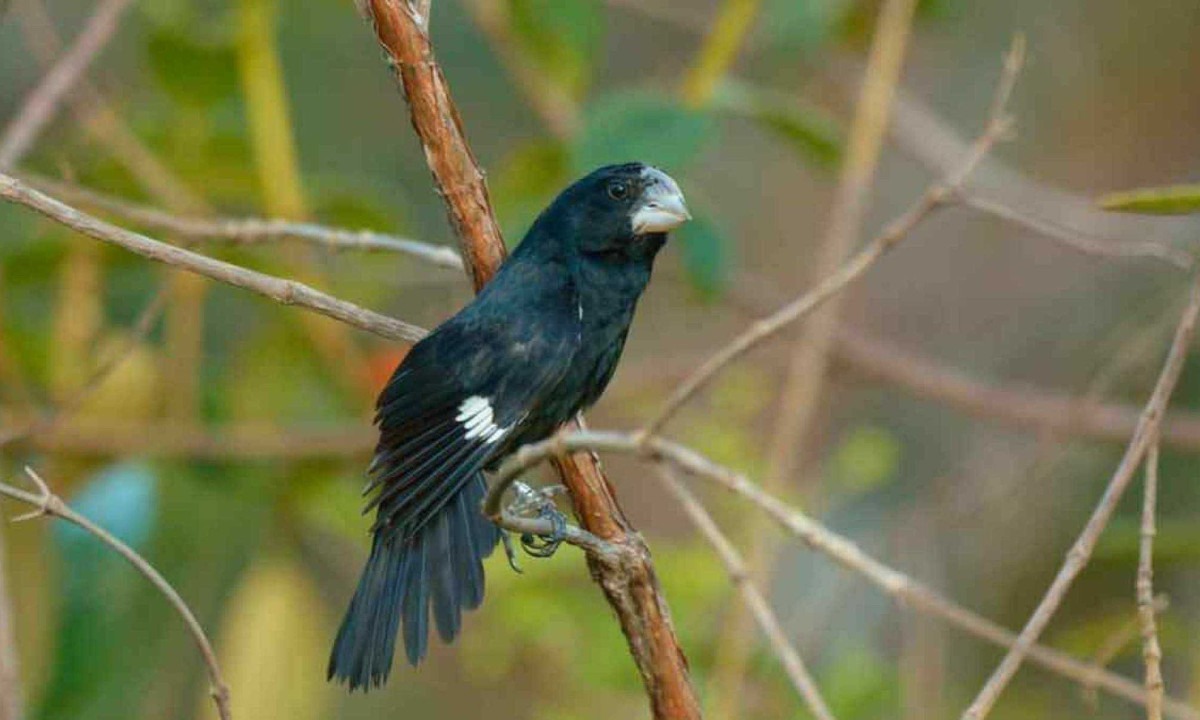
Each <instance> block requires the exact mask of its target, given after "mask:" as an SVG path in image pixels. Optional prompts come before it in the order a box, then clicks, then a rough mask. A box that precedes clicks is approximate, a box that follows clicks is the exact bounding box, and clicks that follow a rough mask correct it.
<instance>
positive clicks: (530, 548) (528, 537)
mask: <svg viewBox="0 0 1200 720" xmlns="http://www.w3.org/2000/svg"><path fill="white" fill-rule="evenodd" d="M538 515H539V516H540V517H543V518H546V519H548V520H549V521H550V526H551V528H553V529H552V530H551V532H550V534H549V535H534V534H532V533H524V534H523V535H521V547H522V548H524V549H525V552H527V553H529V554H530V555H532V556H533V557H538V558H548V557H550V556H551V555H553V554H554V553H555V552H557V551H558V546H559V545H562V543H563V540H565V539H566V537H567V518H566V517H565V516H563V514H562V513H560V512H559V511H558V508H556V507H554V505H553V504H549V505H543V506H542V508H541V510H540V511H539V512H538Z"/></svg>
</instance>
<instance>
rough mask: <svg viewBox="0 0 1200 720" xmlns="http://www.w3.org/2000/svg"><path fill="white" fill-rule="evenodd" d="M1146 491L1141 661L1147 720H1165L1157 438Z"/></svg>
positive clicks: (1141, 555) (1149, 461)
mask: <svg viewBox="0 0 1200 720" xmlns="http://www.w3.org/2000/svg"><path fill="white" fill-rule="evenodd" d="M1144 482H1145V486H1146V487H1145V491H1144V493H1143V495H1142V527H1141V542H1140V544H1139V548H1138V570H1137V588H1136V590H1137V615H1138V624H1139V626H1140V628H1141V632H1142V658H1143V659H1144V660H1145V663H1146V694H1147V696H1148V702H1147V703H1146V720H1162V704H1163V692H1164V689H1163V677H1162V646H1161V645H1159V642H1158V627H1157V622H1156V621H1155V617H1154V616H1155V615H1156V614H1157V613H1156V611H1155V607H1154V605H1155V603H1154V534H1155V531H1154V510H1155V507H1156V505H1157V504H1158V438H1157V437H1156V438H1154V440H1153V441H1152V442H1151V445H1150V449H1149V451H1147V454H1146V478H1145V481H1144Z"/></svg>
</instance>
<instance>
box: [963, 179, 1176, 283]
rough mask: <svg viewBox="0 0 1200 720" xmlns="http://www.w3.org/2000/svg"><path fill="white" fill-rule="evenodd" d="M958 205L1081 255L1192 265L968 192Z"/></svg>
mask: <svg viewBox="0 0 1200 720" xmlns="http://www.w3.org/2000/svg"><path fill="white" fill-rule="evenodd" d="M958 202H960V203H962V204H963V205H964V206H965V207H969V208H971V209H973V210H977V211H979V212H981V213H984V214H986V215H991V216H993V217H995V218H999V219H1000V220H1003V221H1005V222H1007V223H1011V224H1013V225H1016V226H1018V227H1023V228H1025V229H1027V230H1031V231H1033V232H1035V233H1038V234H1039V235H1044V236H1046V237H1047V238H1050V239H1051V240H1055V241H1057V242H1059V243H1061V244H1062V245H1064V246H1065V247H1068V248H1070V249H1072V250H1075V251H1076V252H1080V253H1083V254H1084V255H1093V256H1097V257H1117V258H1149V259H1152V260H1158V261H1161V262H1164V263H1167V264H1168V265H1171V266H1172V267H1176V268H1178V269H1180V270H1187V269H1189V268H1191V267H1192V264H1193V263H1194V262H1195V260H1194V258H1192V256H1191V255H1189V254H1188V253H1186V252H1184V251H1182V250H1178V249H1176V248H1174V247H1171V246H1170V245H1167V244H1165V243H1161V242H1157V241H1154V240H1142V241H1137V242H1135V241H1124V240H1103V239H1100V238H1094V237H1090V236H1088V235H1084V234H1082V233H1078V232H1075V231H1073V230H1071V229H1069V228H1065V227H1062V226H1061V225H1057V224H1055V223H1053V222H1050V221H1048V220H1040V219H1038V218H1036V217H1034V216H1032V215H1029V214H1027V213H1024V212H1021V211H1020V210H1017V209H1016V208H1013V207H1009V206H1008V205H1005V204H1004V203H1002V202H999V201H997V200H990V199H988V198H984V197H982V196H980V195H976V194H974V193H972V192H970V191H961V192H959V194H958Z"/></svg>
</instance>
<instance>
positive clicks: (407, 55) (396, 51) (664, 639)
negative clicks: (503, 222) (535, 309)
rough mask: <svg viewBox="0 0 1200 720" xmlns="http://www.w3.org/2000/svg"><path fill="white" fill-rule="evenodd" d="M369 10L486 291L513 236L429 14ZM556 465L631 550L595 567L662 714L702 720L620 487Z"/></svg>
mask: <svg viewBox="0 0 1200 720" xmlns="http://www.w3.org/2000/svg"><path fill="white" fill-rule="evenodd" d="M367 8H368V10H369V15H370V18H371V20H372V23H373V25H374V29H375V34H376V37H377V39H378V40H379V43H380V44H381V45H382V46H383V49H384V51H385V52H386V53H387V55H388V58H389V59H390V61H391V63H392V67H393V69H394V70H395V72H396V74H397V76H398V78H399V80H400V84H401V85H402V86H403V89H404V95H405V98H406V99H407V100H408V107H409V112H410V116H411V119H412V124H413V129H414V130H415V131H416V133H417V137H418V138H419V139H420V141H421V146H422V148H423V149H424V150H425V160H426V162H427V163H428V165H429V169H430V172H431V173H432V174H433V180H434V184H435V186H436V188H437V190H438V192H439V193H440V194H441V196H442V199H443V200H444V201H445V204H446V210H447V213H448V215H449V217H450V224H451V225H452V226H453V228H454V230H455V233H456V235H457V236H458V238H459V242H460V247H461V249H462V253H463V260H464V262H465V263H466V266H467V271H468V273H469V274H470V276H471V280H472V282H473V283H474V285H475V289H476V290H478V289H479V288H481V287H482V286H483V285H484V284H485V283H486V282H487V281H488V280H489V279H490V278H491V277H492V275H493V274H494V273H495V272H496V271H497V270H498V269H499V267H500V264H501V263H502V262H503V260H504V256H505V247H504V240H503V238H502V236H501V234H500V228H499V225H498V224H497V222H496V218H495V214H494V212H493V209H492V206H491V200H490V199H489V197H488V190H487V183H486V182H485V180H484V173H483V171H482V170H481V169H480V167H479V163H478V162H477V161H476V160H475V156H474V155H473V154H472V152H471V147H470V144H469V143H468V142H467V138H466V135H465V133H464V131H463V126H462V119H461V118H460V117H459V115H458V110H457V108H456V106H455V104H454V100H453V98H452V97H451V96H450V91H449V88H448V87H447V84H446V78H445V76H444V75H443V74H442V70H441V68H440V66H439V65H438V64H437V61H436V59H435V55H434V52H433V47H432V45H431V44H430V41H429V35H428V34H427V32H426V27H425V25H424V24H423V22H424V21H426V20H428V14H427V12H425V13H419V12H418V11H415V10H414V9H413V7H412V6H411V5H410V4H408V3H407V2H404V1H403V0H368V2H367ZM575 424H576V425H577V426H578V425H579V424H580V423H579V422H577V423H575ZM555 464H556V466H557V468H558V471H559V475H560V476H561V477H562V480H563V484H564V485H566V486H567V489H568V491H569V492H570V494H571V500H572V503H573V505H574V508H575V513H576V515H577V516H578V517H579V520H580V524H581V525H582V526H583V528H584V529H585V530H587V531H588V532H589V533H591V534H593V535H595V536H597V537H599V538H600V539H602V540H604V541H606V542H608V543H611V544H613V545H614V546H617V547H619V548H622V551H623V552H622V557H623V560H622V561H621V562H619V563H612V562H609V561H608V560H607V558H606V557H604V556H601V555H597V554H595V553H588V555H587V559H588V566H589V568H590V569H591V571H592V576H593V578H595V580H596V581H597V583H599V585H600V586H601V588H602V589H603V590H604V594H605V597H606V598H607V600H608V602H609V605H610V606H611V607H612V608H613V611H614V612H615V613H616V615H617V618H618V620H619V621H620V623H621V629H622V630H623V631H624V633H625V638H626V640H627V641H628V643H629V650H630V654H631V655H632V656H633V660H634V662H635V663H636V664H637V667H638V671H639V672H640V673H641V676H642V683H643V685H644V686H645V688H646V693H647V695H648V696H649V698H650V705H651V709H652V712H653V714H654V716H655V717H656V718H672V719H680V720H684V719H689V720H690V719H691V718H699V717H700V704H699V700H698V698H697V696H696V691H695V689H694V688H693V687H692V684H691V678H690V675H689V672H688V665H687V658H686V657H684V654H683V649H682V648H681V647H680V645H679V640H678V638H677V637H676V634H675V628H674V626H673V624H672V622H671V612H670V609H669V608H668V606H667V601H666V598H664V597H663V594H662V590H661V588H660V587H659V584H658V577H657V575H656V574H655V570H654V563H653V561H652V560H651V558H650V551H649V548H648V547H647V546H646V544H645V542H644V541H643V540H642V538H641V535H640V534H638V533H637V531H636V530H635V529H634V528H633V526H632V525H630V523H629V521H628V519H626V517H625V513H624V512H623V511H622V509H621V506H620V504H619V503H618V502H617V498H616V495H615V493H614V491H613V488H612V485H611V484H610V483H609V481H608V478H607V477H605V475H604V473H603V471H602V470H601V468H600V465H599V463H598V461H597V460H596V459H595V458H594V457H593V456H592V455H591V454H588V453H583V454H577V455H568V456H564V457H561V458H559V459H558V460H557V461H556V463H555Z"/></svg>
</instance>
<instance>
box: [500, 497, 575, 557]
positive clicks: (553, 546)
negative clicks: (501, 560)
mask: <svg viewBox="0 0 1200 720" xmlns="http://www.w3.org/2000/svg"><path fill="white" fill-rule="evenodd" d="M513 488H514V489H515V490H516V493H517V498H516V500H514V501H513V502H512V504H511V505H509V506H508V510H509V512H511V513H513V514H514V515H518V516H521V517H538V518H544V519H547V520H549V521H550V526H551V528H552V530H551V532H550V533H548V534H545V535H540V534H539V535H535V534H533V533H523V534H522V535H521V547H522V548H523V549H524V550H525V552H527V553H529V554H530V555H532V556H533V557H539V558H547V557H550V556H551V555H553V554H554V553H555V551H556V550H558V546H559V545H562V543H563V540H564V539H566V532H567V518H566V516H565V515H563V514H562V513H561V512H559V510H558V508H557V507H556V506H555V504H554V496H555V495H558V494H560V493H562V492H564V491H565V490H566V488H564V487H563V486H562V485H548V486H546V487H542V488H536V489H535V488H532V487H530V486H529V485H526V484H525V483H523V482H516V483H513ZM505 552H507V553H508V554H509V555H508V558H509V564H510V565H512V566H513V568H514V569H517V570H518V572H519V571H520V570H519V568H518V567H517V565H516V558H515V552H513V549H512V541H511V540H509V539H508V538H507V537H505Z"/></svg>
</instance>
